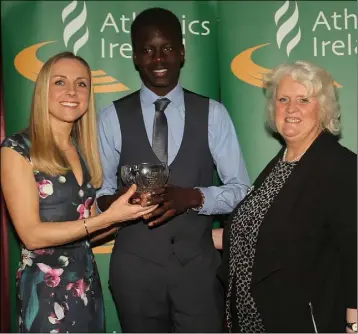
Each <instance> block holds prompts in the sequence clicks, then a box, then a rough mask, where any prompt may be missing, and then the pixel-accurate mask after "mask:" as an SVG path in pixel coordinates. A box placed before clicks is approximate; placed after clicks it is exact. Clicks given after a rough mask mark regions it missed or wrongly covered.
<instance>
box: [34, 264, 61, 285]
mask: <svg viewBox="0 0 358 334" xmlns="http://www.w3.org/2000/svg"><path fill="white" fill-rule="evenodd" d="M36 264H37V266H38V267H39V268H40V270H41V271H42V272H44V273H45V277H44V282H45V283H46V285H47V286H49V287H50V288H55V287H56V286H57V285H59V283H60V281H61V278H60V276H61V275H62V273H63V269H52V268H51V267H50V266H48V265H47V264H44V263H36Z"/></svg>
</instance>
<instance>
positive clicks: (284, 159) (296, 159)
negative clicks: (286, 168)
mask: <svg viewBox="0 0 358 334" xmlns="http://www.w3.org/2000/svg"><path fill="white" fill-rule="evenodd" d="M305 153H306V151H304V152H303V153H301V154H300V155H299V156H297V157H296V158H294V159H292V160H290V161H287V160H286V155H287V147H286V149H285V152H283V156H282V161H285V162H296V161H298V160H300V159H301V158H302V156H303V155H304V154H305Z"/></svg>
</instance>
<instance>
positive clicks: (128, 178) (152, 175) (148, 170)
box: [121, 162, 169, 194]
mask: <svg viewBox="0 0 358 334" xmlns="http://www.w3.org/2000/svg"><path fill="white" fill-rule="evenodd" d="M168 177H169V168H168V165H167V164H165V163H156V164H151V163H146V162H144V163H140V164H136V165H125V166H122V167H121V178H122V180H123V183H124V184H125V185H126V186H127V187H130V186H131V185H132V184H136V185H137V193H140V194H141V193H147V192H151V191H153V190H155V189H156V188H160V187H163V186H164V185H165V183H166V182H167V180H168Z"/></svg>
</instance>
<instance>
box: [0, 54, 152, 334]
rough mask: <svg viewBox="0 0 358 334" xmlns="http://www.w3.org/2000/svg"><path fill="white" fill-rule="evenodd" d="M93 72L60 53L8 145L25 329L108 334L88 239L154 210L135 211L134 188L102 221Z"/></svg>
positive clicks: (4, 164) (5, 154) (4, 172)
mask: <svg viewBox="0 0 358 334" xmlns="http://www.w3.org/2000/svg"><path fill="white" fill-rule="evenodd" d="M99 161H100V159H99V156H98V151H97V135H96V114H95V109H94V98H93V87H92V84H91V71H90V68H89V66H88V64H87V63H86V62H85V61H84V60H83V59H82V58H80V57H77V56H75V55H73V54H72V53H69V52H63V53H60V54H58V55H55V56H54V57H52V58H50V59H49V60H48V61H47V62H46V63H45V64H44V66H43V67H42V69H41V71H40V73H39V75H38V78H37V81H36V84H35V88H34V93H33V99H32V106H31V116H30V124H29V127H28V129H27V130H26V131H24V132H22V133H17V134H15V135H13V136H11V137H8V138H6V139H5V140H4V142H3V143H2V148H1V185H2V191H3V194H4V198H5V201H6V205H7V208H8V211H9V213H10V216H11V219H12V222H13V224H14V226H15V229H16V231H17V233H18V236H19V238H20V240H21V242H22V256H21V258H22V259H21V261H20V265H19V268H18V271H17V275H16V279H17V297H18V315H19V332H103V331H104V314H103V300H102V292H101V285H100V279H99V276H98V272H97V267H96V263H95V260H94V256H93V253H92V251H91V248H90V244H89V240H90V238H91V237H92V236H93V235H94V234H96V233H97V234H100V233H101V232H104V231H106V230H108V229H112V228H113V227H114V224H117V223H120V222H123V221H126V220H131V219H136V218H138V217H141V216H142V215H144V214H147V213H149V212H151V211H152V210H153V209H155V208H156V206H151V207H145V208H143V207H142V206H140V205H131V204H129V203H128V200H129V198H130V197H131V196H132V195H133V194H134V193H135V186H132V188H130V189H129V190H128V192H127V193H125V194H124V195H123V196H121V197H119V198H118V200H116V201H115V202H114V203H113V204H112V205H111V207H110V208H109V210H107V211H106V212H104V213H103V214H100V215H98V216H95V207H94V203H95V189H96V188H98V187H100V185H101V183H102V173H101V166H100V162H99Z"/></svg>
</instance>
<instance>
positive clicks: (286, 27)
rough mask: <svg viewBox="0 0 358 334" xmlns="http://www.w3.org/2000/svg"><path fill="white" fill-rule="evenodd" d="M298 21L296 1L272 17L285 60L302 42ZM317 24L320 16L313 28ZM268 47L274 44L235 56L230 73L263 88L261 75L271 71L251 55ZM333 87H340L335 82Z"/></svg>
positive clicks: (278, 46)
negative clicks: (255, 60)
mask: <svg viewBox="0 0 358 334" xmlns="http://www.w3.org/2000/svg"><path fill="white" fill-rule="evenodd" d="M299 20H300V13H299V8H298V4H297V1H289V0H287V1H285V2H284V3H283V5H282V6H280V7H279V8H278V9H277V10H276V11H275V12H274V15H273V20H272V23H275V25H276V45H277V48H278V49H279V50H282V51H283V52H284V53H285V55H286V56H287V58H289V57H290V55H291V52H292V51H293V50H294V49H295V48H296V47H297V45H299V43H300V42H301V40H302V34H301V27H300V22H299ZM317 22H318V23H317ZM317 24H322V23H321V19H320V16H318V18H317V19H316V23H315V24H314V27H315V26H316V25H317ZM312 31H315V29H312ZM306 40H307V37H306ZM269 45H274V43H272V42H269V43H264V44H259V45H255V46H253V47H250V48H248V49H246V50H243V51H242V52H240V53H239V54H238V55H236V56H235V57H234V58H233V60H232V62H231V71H232V73H233V74H234V75H235V76H236V77H237V78H238V79H240V80H241V81H244V82H246V83H248V84H250V85H253V86H256V87H263V75H264V74H266V73H268V72H270V71H271V69H268V68H265V67H263V66H261V65H259V64H257V63H255V62H254V60H253V59H252V58H253V53H254V52H257V51H259V50H261V52H268V51H267V50H265V48H266V47H267V46H269ZM315 53H316V51H314V52H313V54H314V56H316V54H315ZM335 85H336V86H337V87H341V85H340V84H338V83H336V82H335Z"/></svg>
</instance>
